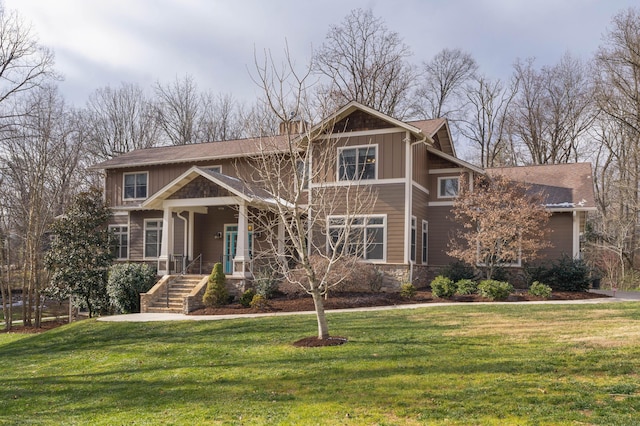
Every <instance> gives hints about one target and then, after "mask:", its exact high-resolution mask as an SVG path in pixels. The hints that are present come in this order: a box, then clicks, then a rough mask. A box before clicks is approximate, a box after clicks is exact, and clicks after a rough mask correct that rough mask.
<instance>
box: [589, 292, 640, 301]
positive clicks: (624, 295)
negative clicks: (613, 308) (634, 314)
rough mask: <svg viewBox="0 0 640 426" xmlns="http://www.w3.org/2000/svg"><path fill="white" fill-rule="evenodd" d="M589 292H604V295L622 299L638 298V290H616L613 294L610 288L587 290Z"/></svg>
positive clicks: (639, 294)
mask: <svg viewBox="0 0 640 426" xmlns="http://www.w3.org/2000/svg"><path fill="white" fill-rule="evenodd" d="M589 291H590V292H591V293H597V294H604V295H606V296H611V297H615V298H616V299H624V300H640V291H616V292H615V295H614V292H613V291H612V290H589Z"/></svg>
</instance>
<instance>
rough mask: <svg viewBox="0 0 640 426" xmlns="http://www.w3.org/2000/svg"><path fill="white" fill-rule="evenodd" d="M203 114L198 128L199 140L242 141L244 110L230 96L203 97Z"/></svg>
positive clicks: (213, 95) (208, 95) (211, 94)
mask: <svg viewBox="0 0 640 426" xmlns="http://www.w3.org/2000/svg"><path fill="white" fill-rule="evenodd" d="M201 102H202V113H201V114H200V117H199V120H198V126H197V133H198V137H197V139H198V140H199V141H201V142H214V141H226V140H231V139H240V138H242V137H243V136H244V135H245V130H246V129H245V127H244V124H243V120H242V117H243V109H242V106H241V105H239V104H238V103H237V102H236V101H235V100H234V98H233V96H232V95H230V94H226V95H224V94H217V95H216V94H213V93H211V92H207V93H205V94H203V95H202V98H201Z"/></svg>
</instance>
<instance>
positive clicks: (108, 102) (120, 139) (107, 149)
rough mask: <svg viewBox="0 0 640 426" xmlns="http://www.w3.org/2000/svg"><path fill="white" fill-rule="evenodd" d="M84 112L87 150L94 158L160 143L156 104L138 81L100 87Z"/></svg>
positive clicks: (112, 155)
mask: <svg viewBox="0 0 640 426" xmlns="http://www.w3.org/2000/svg"><path fill="white" fill-rule="evenodd" d="M82 114H83V121H84V122H83V123H82V124H83V127H84V129H85V132H86V136H87V138H88V139H89V141H88V149H89V152H90V154H91V155H92V156H93V159H94V161H95V160H99V161H100V160H108V159H110V158H112V157H115V156H118V155H121V154H124V153H126V152H129V151H132V150H134V149H138V148H149V147H151V146H153V145H155V144H156V143H157V142H158V135H159V127H158V123H157V120H156V117H155V109H154V106H153V104H152V103H151V101H150V100H149V99H147V97H146V96H145V94H144V91H143V90H142V89H141V88H140V87H139V86H138V85H136V84H132V83H122V84H121V85H120V87H118V88H111V87H110V86H106V87H103V88H100V89H97V90H96V91H95V92H94V93H93V94H92V95H91V96H90V97H89V100H88V102H87V105H86V108H85V110H84V111H83V112H82Z"/></svg>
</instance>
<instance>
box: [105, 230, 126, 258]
mask: <svg viewBox="0 0 640 426" xmlns="http://www.w3.org/2000/svg"><path fill="white" fill-rule="evenodd" d="M115 228H127V232H126V234H127V256H126V257H117V258H116V260H127V259H129V250H130V249H131V236H130V235H129V225H128V224H127V225H117V224H113V225H109V234H112V233H113V232H114V231H113V230H114V229H115ZM118 254H120V250H118Z"/></svg>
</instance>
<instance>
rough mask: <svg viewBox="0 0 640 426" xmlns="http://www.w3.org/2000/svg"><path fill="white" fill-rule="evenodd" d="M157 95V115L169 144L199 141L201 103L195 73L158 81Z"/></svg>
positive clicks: (156, 86) (185, 143)
mask: <svg viewBox="0 0 640 426" xmlns="http://www.w3.org/2000/svg"><path fill="white" fill-rule="evenodd" d="M155 93H156V96H157V98H158V103H157V117H158V120H159V124H160V128H161V129H162V130H163V132H164V135H165V136H166V138H167V140H168V142H169V144H171V145H187V144H192V143H198V142H199V140H198V132H197V126H198V120H199V117H200V114H201V110H202V105H201V98H200V94H199V93H198V86H197V84H196V82H195V81H194V80H193V77H191V76H189V75H186V76H184V77H183V78H182V79H179V78H177V77H176V79H175V80H174V81H173V83H171V84H167V85H162V84H160V83H157V84H156V85H155Z"/></svg>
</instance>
